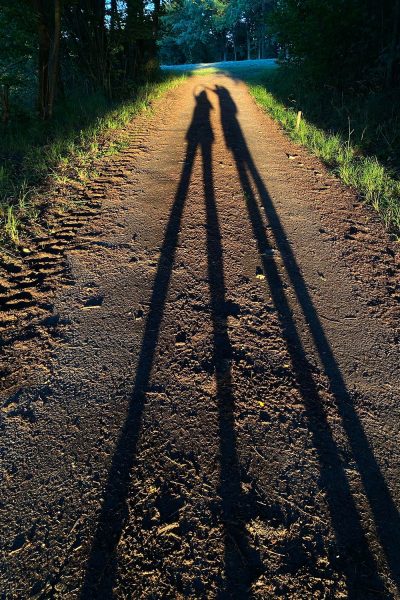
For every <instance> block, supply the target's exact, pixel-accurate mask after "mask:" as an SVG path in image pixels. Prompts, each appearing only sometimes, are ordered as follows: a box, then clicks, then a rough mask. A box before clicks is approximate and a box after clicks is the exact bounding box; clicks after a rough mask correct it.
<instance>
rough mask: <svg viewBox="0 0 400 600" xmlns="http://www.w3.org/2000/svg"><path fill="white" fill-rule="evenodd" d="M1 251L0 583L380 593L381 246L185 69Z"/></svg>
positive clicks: (398, 583) (85, 588) (399, 451)
mask: <svg viewBox="0 0 400 600" xmlns="http://www.w3.org/2000/svg"><path fill="white" fill-rule="evenodd" d="M126 135H127V138H128V139H129V146H128V147H127V148H126V149H125V150H124V151H122V152H121V153H120V154H119V155H118V156H114V157H109V158H107V159H103V160H102V162H101V163H100V164H99V165H98V166H97V170H98V172H99V176H98V178H97V179H96V180H95V181H93V182H92V183H91V184H89V185H88V186H87V187H86V188H85V189H82V190H80V194H81V197H82V198H83V199H84V203H83V204H82V206H81V208H80V209H78V208H77V209H76V210H75V211H74V212H73V213H70V214H69V215H67V216H65V215H64V216H63V215H62V214H59V215H57V214H54V222H53V224H52V226H51V229H50V230H49V232H48V234H47V235H45V236H43V237H42V238H38V239H36V240H35V241H34V242H33V246H32V248H33V250H32V253H31V254H29V255H27V256H26V257H25V258H20V259H16V258H10V257H8V258H3V259H2V262H1V267H2V278H1V281H0V283H1V290H0V291H1V295H2V303H3V309H4V310H3V313H2V314H3V317H2V321H1V327H2V332H3V346H2V351H3V360H4V370H3V384H2V389H3V393H2V404H1V419H2V420H1V439H2V441H1V460H2V468H1V474H2V486H1V487H2V490H1V505H0V511H1V517H0V518H1V530H2V555H3V559H2V561H1V585H0V589H1V592H2V595H1V597H2V598H4V599H7V600H8V599H14V598H18V599H19V598H63V599H73V598H82V599H86V598H104V599H107V598H112V597H113V598H118V599H120V598H121V599H122V598H134V599H139V598H140V599H159V598H168V599H170V598H171V599H172V598H207V599H212V598H259V599H261V598H310V599H311V598H313V599H314V598H321V599H322V598H352V599H356V598H357V599H360V600H368V599H370V600H372V599H374V600H375V599H377V598H400V592H399V590H400V560H399V558H400V518H399V512H398V507H399V506H400V478H399V473H400V432H399V423H400V404H399V332H398V329H397V327H398V317H399V311H398V307H399V299H400V286H399V261H398V253H397V249H396V245H395V244H394V242H392V241H391V240H390V237H389V236H388V234H387V233H386V232H385V231H384V230H383V228H382V226H381V225H380V223H379V221H378V220H377V218H376V217H375V215H374V214H373V212H372V211H370V210H369V209H368V208H367V207H365V206H364V205H363V204H362V203H361V202H360V201H359V199H357V197H356V195H355V194H354V192H352V191H351V190H349V189H347V188H345V187H344V186H343V185H342V184H341V183H340V182H339V181H338V180H337V179H336V178H334V177H333V176H332V175H330V174H329V173H328V172H327V171H326V170H325V169H324V167H323V166H322V165H321V163H320V162H319V161H318V160H316V159H315V158H313V157H311V156H310V155H308V154H307V152H306V151H305V150H304V149H301V148H298V147H296V146H294V145H293V144H292V143H291V142H290V141H289V140H288V139H287V138H286V137H285V136H284V134H283V133H282V132H281V131H280V130H279V128H278V127H277V126H276V125H275V124H274V123H273V122H272V121H271V119H270V118H269V117H267V116H266V115H265V114H264V113H262V112H261V111H260V110H259V109H258V108H257V107H256V105H255V104H254V102H253V101H252V99H251V98H250V96H249V93H248V91H247V89H246V87H245V85H244V84H243V83H241V82H238V81H235V80H233V79H230V78H227V77H225V76H223V75H212V76H206V77H194V78H191V79H189V80H188V81H187V82H186V83H184V84H183V85H182V86H181V87H179V88H177V89H175V90H174V91H171V92H169V93H168V94H167V95H166V96H165V97H164V98H163V99H162V100H160V101H159V102H158V105H157V110H156V112H155V114H154V115H153V116H150V117H149V116H143V117H140V118H139V119H137V120H136V121H135V122H134V123H132V125H131V126H130V127H129V128H128V130H127V132H126Z"/></svg>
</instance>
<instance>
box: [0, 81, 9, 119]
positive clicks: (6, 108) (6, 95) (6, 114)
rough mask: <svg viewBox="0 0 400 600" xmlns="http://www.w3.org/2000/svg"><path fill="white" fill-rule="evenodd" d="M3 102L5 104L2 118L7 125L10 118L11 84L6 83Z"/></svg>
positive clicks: (3, 90)
mask: <svg viewBox="0 0 400 600" xmlns="http://www.w3.org/2000/svg"><path fill="white" fill-rule="evenodd" d="M1 104H2V106H3V115H2V118H1V120H2V121H3V123H4V125H7V123H8V121H9V120H10V86H9V85H8V84H7V83H5V84H4V85H3V86H2V90H1Z"/></svg>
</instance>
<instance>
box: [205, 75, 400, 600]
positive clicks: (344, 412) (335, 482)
mask: <svg viewBox="0 0 400 600" xmlns="http://www.w3.org/2000/svg"><path fill="white" fill-rule="evenodd" d="M215 91H216V93H217V95H218V98H219V103H220V112H221V124H222V128H223V132H224V137H225V142H226V145H227V147H228V148H229V149H230V150H231V152H232V155H233V157H234V160H235V162H236V167H237V171H238V175H239V178H240V182H241V186H242V189H243V192H244V196H245V200H246V206H247V210H248V215H249V219H250V222H251V225H252V229H253V233H254V237H255V238H256V240H257V243H258V248H259V253H260V259H261V261H262V264H263V269H264V272H265V275H266V278H267V281H268V284H269V288H270V292H271V296H272V298H273V301H274V304H275V306H276V308H277V309H278V314H279V318H280V320H281V323H282V330H283V333H284V336H285V338H286V340H287V347H288V350H289V353H290V356H291V360H292V364H293V367H294V369H295V372H296V376H297V381H298V385H299V388H300V392H301V394H302V398H303V402H304V406H305V410H306V413H307V417H308V422H309V427H310V431H311V434H312V437H313V442H314V445H315V448H316V451H317V453H318V457H319V462H320V471H321V484H322V485H323V487H324V489H325V490H326V495H327V500H328V503H329V509H330V514H331V520H332V524H333V528H334V531H335V536H336V540H337V544H338V546H339V549H340V551H341V552H342V553H343V559H340V558H339V559H338V560H337V567H338V568H339V569H342V570H343V571H344V573H345V576H346V580H347V585H348V590H349V597H350V598H360V599H361V598H365V597H367V593H366V592H367V590H369V592H372V593H374V592H375V593H377V594H378V595H379V597H382V596H381V594H386V595H385V597H390V595H389V592H388V591H387V590H385V587H384V585H383V583H382V580H381V577H380V575H379V572H378V568H377V564H376V561H375V558H374V556H373V555H372V553H371V551H370V548H369V545H368V542H367V538H366V534H365V531H364V527H363V523H362V520H361V517H360V514H359V512H358V510H357V506H356V503H355V500H354V498H353V496H352V492H351V488H350V485H349V481H348V479H347V476H346V472H345V469H344V465H343V462H342V460H341V457H340V452H339V448H338V447H337V444H336V442H335V440H334V437H333V434H332V431H331V429H330V426H329V422H328V420H327V414H326V411H325V409H324V406H323V402H322V400H321V399H320V398H319V395H318V389H317V386H316V384H315V382H314V379H313V375H312V370H311V367H310V364H309V363H308V361H307V358H306V353H305V349H304V347H303V343H302V341H301V338H300V336H299V333H298V331H297V328H296V324H295V321H294V319H293V316H292V312H291V310H290V306H289V304H288V300H287V297H286V294H285V286H284V283H283V281H282V279H281V276H280V274H279V270H278V267H277V264H276V262H275V260H274V258H273V253H272V252H270V251H268V250H271V243H270V241H269V239H268V237H267V233H266V229H265V226H264V223H263V219H262V215H261V212H260V207H259V204H258V202H257V198H256V194H255V193H254V191H253V187H252V183H251V180H252V181H253V183H254V184H255V188H256V190H257V192H258V196H259V198H260V200H261V203H262V206H263V208H264V211H265V214H266V217H267V220H268V222H269V225H270V228H271V230H272V232H273V236H274V239H275V242H276V245H277V248H278V250H279V252H280V255H281V258H282V260H283V262H284V265H285V269H286V272H287V274H288V276H289V279H290V281H291V284H292V286H293V289H294V291H295V294H296V297H297V300H298V302H299V305H300V307H301V309H302V312H303V314H304V317H305V320H306V322H307V324H308V328H309V331H310V333H311V336H312V338H313V340H314V344H315V347H316V349H317V352H318V354H319V357H320V360H321V362H322V364H323V367H324V371H325V374H326V376H327V377H328V379H329V383H330V389H331V392H332V393H333V395H334V398H335V402H336V406H337V410H338V412H339V414H340V416H341V419H342V426H343V429H344V431H345V433H346V435H347V439H348V442H349V445H350V448H351V451H352V455H353V458H354V461H355V463H356V464H357V468H358V472H359V474H360V477H361V481H362V484H363V487H364V491H365V494H366V497H367V499H368V502H369V505H370V508H371V512H372V514H373V518H374V522H375V527H376V530H377V533H378V536H379V539H380V543H381V546H382V549H383V552H384V554H385V557H386V561H387V565H388V567H389V569H390V572H391V575H392V578H393V580H394V581H395V583H396V586H397V588H399V584H400V560H399V557H400V519H399V513H398V510H397V508H396V505H395V504H394V501H393V499H392V497H391V494H390V491H389V489H388V486H387V484H386V481H385V479H384V476H383V474H382V473H381V471H380V468H379V466H378V464H377V462H376V460H375V457H374V454H373V451H372V448H371V446H370V444H369V441H368V438H367V436H366V433H365V431H364V430H363V426H362V424H361V422H360V419H359V417H358V415H357V412H356V410H355V408H354V405H353V401H352V398H351V396H350V394H349V392H348V390H347V388H346V384H345V382H344V379H343V376H342V374H341V372H340V368H339V365H338V364H337V362H336V359H335V357H334V354H333V352H332V349H331V347H330V344H329V342H328V339H327V338H326V335H325V332H324V329H323V326H322V324H321V322H320V320H319V317H318V314H317V311H316V309H315V307H314V305H313V302H312V299H311V296H310V294H309V292H308V290H307V285H306V282H305V281H304V278H303V276H302V274H301V271H300V268H299V266H298V264H297V262H296V258H295V255H294V253H293V250H292V248H291V246H290V243H289V242H288V240H287V237H286V235H285V230H284V228H283V226H282V224H281V222H280V219H279V216H278V214H277V211H276V209H275V207H274V204H273V202H272V200H271V198H270V196H269V194H268V192H267V189H266V187H265V184H264V182H263V180H262V178H261V176H260V174H259V172H258V170H257V168H256V166H255V163H254V160H253V158H252V155H251V153H250V151H249V148H248V146H247V143H246V140H245V137H244V135H243V132H242V130H241V127H240V124H239V121H238V119H237V116H236V115H237V107H236V105H235V103H234V101H233V99H232V97H231V95H230V93H229V91H228V90H227V89H226V88H225V87H223V86H216V89H215ZM369 592H368V593H369ZM369 597H371V596H369Z"/></svg>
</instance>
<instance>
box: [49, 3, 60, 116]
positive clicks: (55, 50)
mask: <svg viewBox="0 0 400 600" xmlns="http://www.w3.org/2000/svg"><path fill="white" fill-rule="evenodd" d="M60 40H61V0H54V32H53V40H52V45H51V53H50V60H49V65H50V68H49V82H48V85H49V93H48V98H47V111H46V115H45V118H49V119H51V117H52V116H53V107H54V98H55V96H56V90H57V83H58V75H59V72H58V65H59V56H60Z"/></svg>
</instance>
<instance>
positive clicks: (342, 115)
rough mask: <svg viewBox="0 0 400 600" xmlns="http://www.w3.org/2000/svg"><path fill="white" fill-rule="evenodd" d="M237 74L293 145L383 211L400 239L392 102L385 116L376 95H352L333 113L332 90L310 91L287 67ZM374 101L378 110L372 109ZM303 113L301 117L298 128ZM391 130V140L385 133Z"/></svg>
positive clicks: (399, 127) (399, 124)
mask: <svg viewBox="0 0 400 600" xmlns="http://www.w3.org/2000/svg"><path fill="white" fill-rule="evenodd" d="M235 75H236V76H240V78H241V79H243V80H244V81H246V83H247V85H248V87H249V90H250V93H251V94H252V96H253V98H254V99H255V101H256V102H257V104H259V106H261V107H262V108H263V109H264V110H265V111H266V112H268V114H270V115H271V116H272V118H273V119H274V120H276V121H277V122H278V123H280V125H282V127H283V129H284V130H285V131H286V132H287V133H288V134H289V136H290V138H291V139H292V140H293V141H294V142H297V143H299V144H302V145H304V146H305V147H307V148H308V149H309V150H310V151H311V152H312V153H313V154H315V155H316V156H318V157H319V158H320V159H321V160H322V161H323V162H324V163H325V164H326V165H327V166H328V167H330V168H331V169H332V170H333V171H334V172H335V173H336V174H337V175H338V176H339V177H340V178H341V179H342V180H343V181H344V183H346V184H347V185H350V186H352V187H354V188H355V189H356V190H357V191H358V192H359V193H360V194H361V195H362V197H363V198H364V199H365V201H366V202H368V203H369V204H371V205H372V206H373V208H374V209H375V210H376V211H377V212H378V213H379V215H380V216H381V218H382V220H383V222H384V223H385V225H386V227H387V228H389V229H390V230H392V231H393V232H394V233H395V235H396V236H397V237H399V236H400V182H399V173H400V166H399V168H397V166H396V164H395V160H394V158H396V157H397V158H398V156H397V153H394V148H395V144H397V143H398V142H397V140H398V138H399V137H400V120H399V119H398V117H397V114H396V112H395V110H394V108H393V106H392V105H391V104H390V102H391V99H388V98H386V105H385V104H383V106H386V115H385V114H384V113H383V112H382V108H381V109H380V112H379V106H382V105H379V104H376V102H375V100H376V98H375V97H374V98H372V100H371V94H369V95H366V96H364V97H360V96H358V97H353V98H352V99H351V100H349V102H348V103H347V104H346V103H345V100H344V99H343V98H342V105H341V107H340V110H339V109H337V110H336V111H335V110H334V108H333V107H334V106H335V105H334V101H332V98H331V101H330V102H328V99H327V98H328V97H329V96H330V97H332V91H331V90H325V91H323V92H319V91H314V90H312V88H308V92H307V90H305V89H304V88H303V87H301V86H300V87H299V85H298V81H297V80H296V78H295V77H293V76H292V75H291V73H290V71H287V70H285V69H282V68H281V69H277V70H273V71H272V70H271V71H269V72H267V71H264V73H262V74H261V73H257V74H254V73H251V72H250V73H246V72H243V71H240V70H236V71H235ZM335 101H337V97H335ZM382 101H384V97H383V96H382ZM373 103H375V104H376V107H375V108H374V110H372V109H371V106H370V105H371V104H373ZM299 110H302V113H303V114H302V119H301V121H300V125H299V127H296V121H297V113H298V111H299ZM376 110H378V113H377V112H376ZM379 115H380V117H379ZM316 123H318V124H316ZM378 129H379V131H380V132H381V136H380V140H379V139H378V137H379V136H378V133H377V131H378ZM390 129H392V131H391V136H390V142H389V141H388V135H382V132H383V131H386V132H387V131H388V130H390ZM371 138H373V141H372V139H371ZM396 147H397V146H396ZM399 150H400V145H399Z"/></svg>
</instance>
